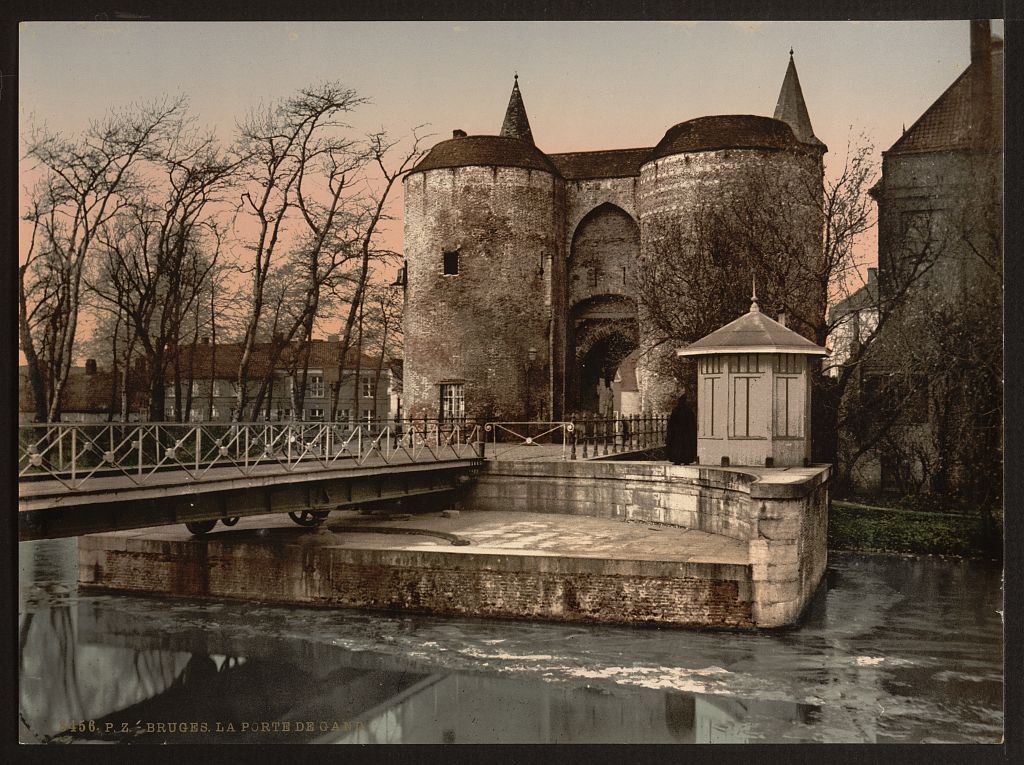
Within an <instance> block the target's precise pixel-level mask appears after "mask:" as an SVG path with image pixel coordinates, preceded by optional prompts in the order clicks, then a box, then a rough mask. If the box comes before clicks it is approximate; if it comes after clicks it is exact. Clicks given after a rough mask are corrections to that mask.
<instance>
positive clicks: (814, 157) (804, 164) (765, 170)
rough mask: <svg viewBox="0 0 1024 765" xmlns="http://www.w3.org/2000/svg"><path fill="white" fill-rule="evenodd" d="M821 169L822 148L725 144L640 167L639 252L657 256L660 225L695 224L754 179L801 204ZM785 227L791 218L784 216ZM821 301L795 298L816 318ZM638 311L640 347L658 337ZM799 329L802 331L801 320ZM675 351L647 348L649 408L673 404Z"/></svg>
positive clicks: (810, 221) (813, 225)
mask: <svg viewBox="0 0 1024 765" xmlns="http://www.w3.org/2000/svg"><path fill="white" fill-rule="evenodd" d="M821 173H822V164H821V158H820V155H818V154H817V153H816V152H788V151H768V150H759V149H723V150H717V151H704V152H689V153H684V154H675V155H672V156H668V157H663V158H660V159H658V160H655V161H653V162H649V163H647V164H645V165H644V166H643V167H642V168H641V169H640V183H639V186H638V190H637V199H638V208H639V212H640V228H641V257H642V258H645V257H653V252H652V251H651V246H652V245H651V242H652V240H653V238H654V237H655V236H656V233H657V231H658V229H659V227H660V226H661V225H663V224H669V223H678V224H681V225H683V226H686V225H689V224H691V223H692V222H693V220H694V216H696V215H698V214H699V212H700V210H701V209H702V206H705V205H712V206H720V207H723V208H724V206H725V205H726V204H728V202H729V200H730V199H731V198H733V197H735V196H736V195H739V194H741V193H742V192H743V190H744V189H745V188H746V187H748V186H749V185H750V184H751V183H752V181H756V182H757V183H762V182H764V183H768V184H770V185H771V186H772V187H773V188H775V187H777V195H778V196H779V197H780V198H784V199H788V200H795V201H793V204H794V205H796V204H797V203H798V202H799V204H802V200H803V199H804V197H807V199H808V200H810V199H811V198H810V197H809V196H808V189H815V188H819V186H820V180H821ZM806 207H807V209H806V215H804V216H803V221H802V222H803V224H804V226H805V230H806V231H805V233H806V240H807V252H808V253H810V254H811V255H812V256H813V254H814V253H819V256H820V247H821V245H820V242H821V227H820V224H819V222H818V219H817V217H816V216H817V213H816V211H815V210H816V208H815V207H814V205H807V206H806ZM791 214H792V211H788V212H787V218H788V217H789V216H790V215H791ZM797 223H798V224H799V223H800V221H799V220H798V221H797ZM784 225H786V226H790V225H793V223H792V222H791V221H790V220H786V222H785V223H784ZM799 283H801V284H808V285H811V284H813V281H812V280H811V279H802V280H799ZM822 299H823V296H819V295H816V294H813V291H812V290H810V289H808V291H807V293H806V294H802V295H800V296H798V297H797V298H795V299H794V304H795V305H799V306H802V308H801V309H800V311H799V313H805V314H806V315H808V316H816V315H817V314H820V313H822V312H823V311H824V310H825V306H824V304H823V303H822ZM639 314H640V316H639V319H640V346H641V348H642V349H644V348H650V347H651V346H653V345H655V341H657V340H658V339H659V338H658V337H657V336H656V334H655V333H654V330H653V327H652V326H651V324H650V323H649V322H648V321H646V320H645V317H644V315H643V310H642V307H641V310H640V312H639ZM792 318H793V317H791V319H792ZM793 328H794V329H795V330H796V331H798V332H803V331H804V330H803V329H802V328H800V327H798V326H793ZM694 339H696V338H694ZM675 351H676V347H675V346H673V345H672V344H671V343H668V344H664V343H663V344H661V345H660V346H657V348H656V349H655V350H651V351H649V352H647V351H645V352H643V353H641V356H640V358H639V362H638V365H637V382H638V385H639V387H640V396H641V402H642V406H643V408H644V411H662V412H663V411H669V410H671V408H672V405H673V404H674V403H675V398H676V396H677V395H678V386H677V384H676V382H675V380H674V379H673V378H672V376H671V375H670V374H666V372H665V370H666V369H668V368H670V367H671V361H672V359H673V357H674V355H675Z"/></svg>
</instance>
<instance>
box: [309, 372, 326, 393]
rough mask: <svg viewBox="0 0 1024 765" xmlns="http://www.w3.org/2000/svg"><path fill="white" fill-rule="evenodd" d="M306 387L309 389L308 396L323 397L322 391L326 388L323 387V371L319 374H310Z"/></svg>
mask: <svg viewBox="0 0 1024 765" xmlns="http://www.w3.org/2000/svg"><path fill="white" fill-rule="evenodd" d="M306 388H307V389H308V390H309V397H310V398H323V397H324V391H325V390H326V389H325V387H324V376H323V373H322V372H321V373H319V374H310V375H309V381H308V384H307V385H306Z"/></svg>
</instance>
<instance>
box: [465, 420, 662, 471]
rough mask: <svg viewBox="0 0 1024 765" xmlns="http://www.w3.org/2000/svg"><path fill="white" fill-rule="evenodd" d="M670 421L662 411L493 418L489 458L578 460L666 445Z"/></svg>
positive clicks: (486, 428)
mask: <svg viewBox="0 0 1024 765" xmlns="http://www.w3.org/2000/svg"><path fill="white" fill-rule="evenodd" d="M667 425H668V418H667V416H665V415H661V414H650V415H639V414H638V415H630V416H622V417H597V416H594V415H583V416H580V417H578V418H573V419H570V420H566V421H563V422H489V423H487V424H486V425H484V435H485V436H486V438H487V449H486V452H487V457H488V459H494V460H517V459H562V460H575V459H593V458H595V457H607V456H611V455H615V454H622V453H625V452H636V451H648V450H653V449H657V448H660V447H663V446H664V445H665V435H666V430H667Z"/></svg>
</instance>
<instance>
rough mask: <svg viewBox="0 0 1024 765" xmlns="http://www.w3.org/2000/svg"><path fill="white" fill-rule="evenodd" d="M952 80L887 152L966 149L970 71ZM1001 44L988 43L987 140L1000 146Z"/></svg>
mask: <svg viewBox="0 0 1024 765" xmlns="http://www.w3.org/2000/svg"><path fill="white" fill-rule="evenodd" d="M974 66H975V65H974V64H972V65H971V66H969V67H967V69H965V70H964V72H963V74H961V75H960V76H959V77H957V78H956V80H954V81H953V84H952V85H950V86H949V88H947V89H946V92H945V93H943V94H942V95H941V96H939V97H938V99H936V101H935V103H933V104H932V105H931V106H929V107H928V108H927V109H926V110H925V112H924V114H922V115H921V116H920V118H918V120H917V122H915V123H914V124H913V125H911V126H910V127H909V128H908V129H907V131H906V132H905V133H904V134H903V135H902V136H900V138H899V140H897V141H896V143H894V144H893V145H892V146H891V147H889V151H888V152H886V153H887V154H912V153H916V152H928V151H949V150H953V149H969V148H971V147H972V146H973V145H974V144H973V141H972V138H973V136H972V131H971V128H972V122H973V119H972V116H973V115H972V111H971V100H972V99H971V90H972V79H973V78H972V77H971V70H972V68H973V67H974ZM1002 118H1003V47H1002V41H1000V40H994V41H993V45H992V137H991V142H992V144H993V145H994V146H996V147H1001V146H1002V142H1003V124H1002Z"/></svg>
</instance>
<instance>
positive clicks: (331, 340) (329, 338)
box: [327, 335, 341, 343]
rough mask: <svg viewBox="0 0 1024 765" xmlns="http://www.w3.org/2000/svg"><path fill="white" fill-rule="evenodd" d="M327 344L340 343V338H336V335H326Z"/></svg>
mask: <svg viewBox="0 0 1024 765" xmlns="http://www.w3.org/2000/svg"><path fill="white" fill-rule="evenodd" d="M327 342H329V343H340V342H341V338H340V337H338V336H337V335H328V336H327Z"/></svg>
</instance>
